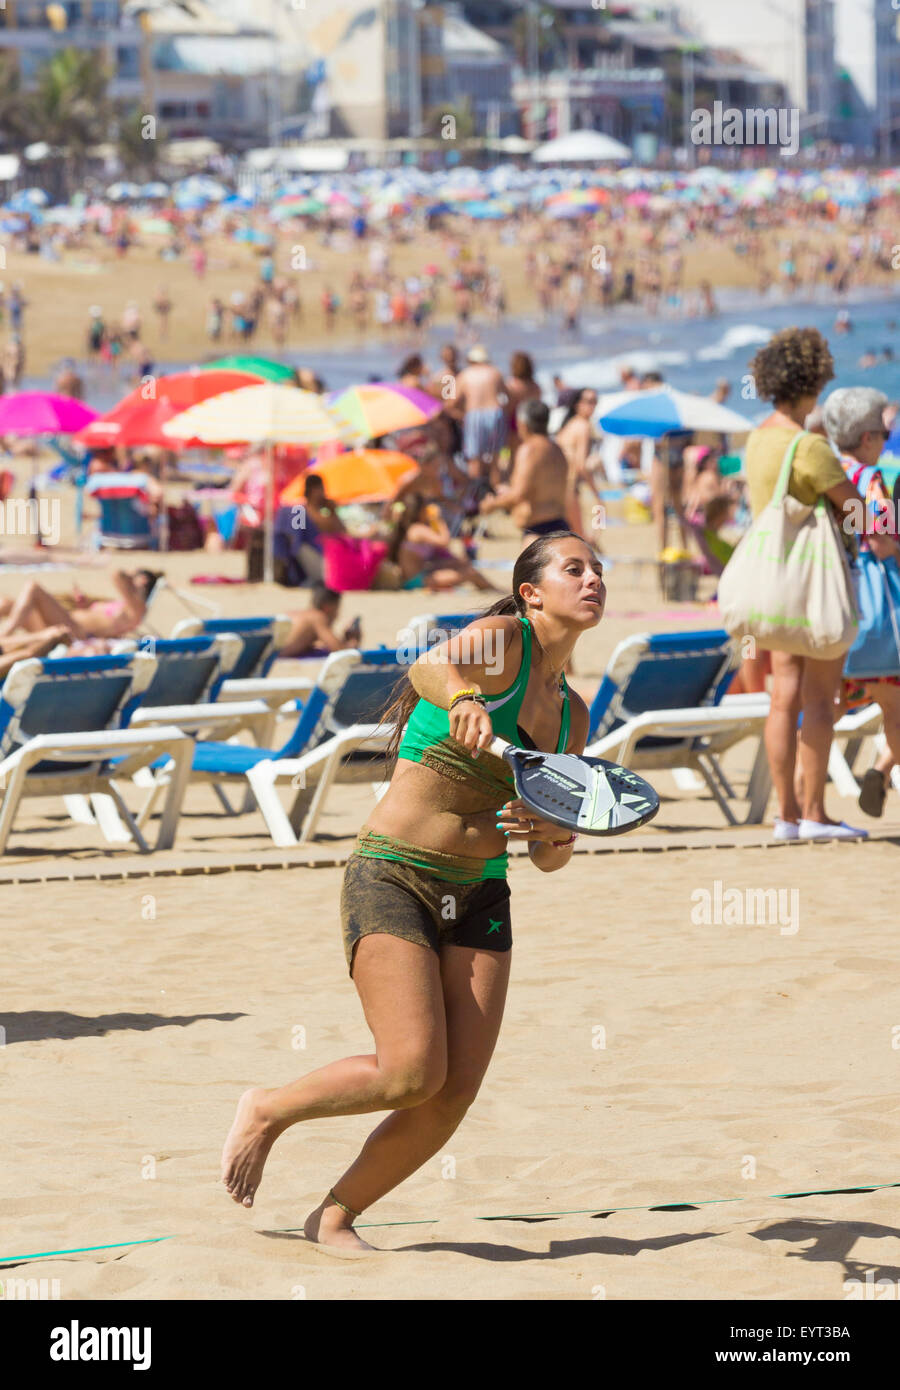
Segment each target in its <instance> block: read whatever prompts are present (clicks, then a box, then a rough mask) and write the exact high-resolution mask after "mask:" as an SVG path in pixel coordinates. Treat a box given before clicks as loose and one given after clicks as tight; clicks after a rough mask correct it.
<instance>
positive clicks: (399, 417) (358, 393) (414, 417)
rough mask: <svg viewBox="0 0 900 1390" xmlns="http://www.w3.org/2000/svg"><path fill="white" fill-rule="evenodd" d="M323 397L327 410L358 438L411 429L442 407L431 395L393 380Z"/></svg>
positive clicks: (427, 419) (433, 415) (371, 437)
mask: <svg viewBox="0 0 900 1390" xmlns="http://www.w3.org/2000/svg"><path fill="white" fill-rule="evenodd" d="M327 400H328V404H329V406H330V408H331V409H333V410H335V411H336V412H337V413H338V414H339V415H340V416H341V418H342V419H344V420H347V421H349V422H350V423H351V424H352V425H353V426H354V427H355V428H356V430H357V431H358V434H359V437H360V439H380V438H381V436H382V435H384V434H393V433H394V432H395V431H396V430H409V429H415V428H416V426H417V425H424V424H427V423H428V421H429V420H433V419H434V417H435V416H436V415H440V413H441V410H442V409H443V404H442V402H441V401H439V400H436V399H435V397H434V396H429V395H428V394H427V393H426V392H425V391H417V390H416V388H415V387H414V386H401V385H400V383H399V382H394V381H372V382H367V383H366V384H365V385H364V386H351V387H348V389H347V390H345V391H332V393H331V394H330V395H329V396H328V397H327Z"/></svg>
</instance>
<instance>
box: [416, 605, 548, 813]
mask: <svg viewBox="0 0 900 1390" xmlns="http://www.w3.org/2000/svg"><path fill="white" fill-rule="evenodd" d="M519 622H520V623H521V624H522V662H521V665H520V666H519V673H518V675H517V676H516V679H515V681H514V682H513V684H512V685H511V686H510V687H509V689H508V690H504V691H503V692H502V693H501V694H499V695H492V696H490V697H489V698H488V699H487V701H486V708H487V712H488V714H489V715H490V716H491V723H492V725H493V727H494V733H495V734H497V735H498V736H499V737H500V738H503V739H506V741H507V743H514V744H516V746H517V747H519V748H533V747H534V744H533V742H532V740H531V739H530V738H529V736H528V734H527V733H526V732H525V730H524V729H520V727H519V712H520V710H521V708H522V702H523V700H524V699H525V692H526V690H527V689H528V678H529V676H530V674H531V623H530V622H529V620H528V618H521V617H520V618H519ZM562 690H563V710H562V720H561V723H560V730H559V742H558V744H557V748H556V752H557V753H564V752H565V750H566V745H567V744H568V742H569V687H568V685H567V684H566V678H565V676H563V677H562ZM398 756H399V757H401V758H409V759H410V761H412V762H416V763H424V764H425V765H426V766H427V767H430V768H431V769H432V770H433V771H434V772H438V773H440V774H441V775H442V776H445V777H450V778H452V779H453V780H454V781H466V782H471V783H473V784H475V785H477V786H479V787H482V788H484V787H487V788H488V789H489V790H491V791H496V792H497V794H498V795H504V797H505V796H506V795H507V794H508V792H509V791H510V789H511V787H512V786H513V780H512V773H511V771H510V769H509V767H508V766H507V764H506V763H505V762H504V761H503V760H502V759H501V758H497V757H494V755H493V754H491V753H484V752H483V753H482V754H481V755H480V756H479V757H478V758H473V757H472V755H471V753H470V752H469V751H468V749H466V748H464V747H463V746H462V744H460V743H457V742H456V740H455V739H453V738H451V737H450V713H449V711H448V710H445V709H441V708H440V706H439V705H433V704H432V703H431V701H430V700H423V699H420V700H419V702H418V704H417V705H416V707H415V709H414V710H413V712H412V714H411V715H410V718H409V723H408V724H407V726H406V731H405V733H404V735H403V739H402V741H401V744H400V748H399V751H398ZM501 804H502V803H501Z"/></svg>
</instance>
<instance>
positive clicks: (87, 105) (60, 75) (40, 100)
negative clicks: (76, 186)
mask: <svg viewBox="0 0 900 1390" xmlns="http://www.w3.org/2000/svg"><path fill="white" fill-rule="evenodd" d="M108 80H109V74H108V73H107V71H106V69H105V67H104V65H103V63H102V62H101V60H100V59H99V56H98V54H96V53H92V52H89V51H86V50H83V49H77V48H62V49H60V50H59V52H58V53H54V54H53V56H52V58H49V59H48V60H47V62H46V63H44V64H42V66H41V67H40V68H39V69H38V72H37V88H36V91H35V109H36V123H37V128H38V135H37V137H36V138H41V139H44V140H46V142H47V144H48V145H49V146H50V147H51V149H52V150H53V151H54V153H55V154H56V157H57V159H58V161H59V164H60V166H61V169H62V173H63V176H64V179H65V182H66V183H67V184H68V185H71V184H72V183H73V182H74V181H76V180H79V179H80V177H81V173H82V170H83V168H84V164H85V160H86V157H87V152H88V150H89V149H90V147H91V145H97V144H99V143H100V142H101V141H102V140H104V139H106V137H107V135H108V131H109V126H110V121H111V118H112V108H111V106H110V102H109V98H108V96H107V83H108ZM57 152H58V153H57Z"/></svg>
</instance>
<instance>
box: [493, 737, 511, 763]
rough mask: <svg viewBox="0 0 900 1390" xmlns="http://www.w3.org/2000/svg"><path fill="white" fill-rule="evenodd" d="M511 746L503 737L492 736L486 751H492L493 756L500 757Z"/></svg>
mask: <svg viewBox="0 0 900 1390" xmlns="http://www.w3.org/2000/svg"><path fill="white" fill-rule="evenodd" d="M511 747H512V744H511V743H507V741H506V739H505V738H493V739H492V740H491V742H490V743H489V744H488V747H487V752H488V753H493V755H494V757H495V758H502V757H503V754H504V753H505V752H506V750H507V748H511Z"/></svg>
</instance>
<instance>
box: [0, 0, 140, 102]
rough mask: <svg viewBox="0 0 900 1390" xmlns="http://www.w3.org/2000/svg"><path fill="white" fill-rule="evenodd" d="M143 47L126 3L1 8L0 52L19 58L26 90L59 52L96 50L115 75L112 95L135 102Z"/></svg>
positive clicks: (60, 0)
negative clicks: (64, 49) (3, 51)
mask: <svg viewBox="0 0 900 1390" xmlns="http://www.w3.org/2000/svg"><path fill="white" fill-rule="evenodd" d="M141 45H142V32H141V26H140V24H139V23H138V21H137V20H136V19H135V18H133V17H131V16H129V15H128V14H127V13H126V6H125V4H124V0H55V3H48V0H5V4H4V5H3V6H2V7H0V48H3V49H5V50H6V51H7V52H11V53H13V54H14V55H15V57H16V59H17V62H18V65H19V71H20V72H21V74H22V80H23V82H24V83H25V85H26V86H28V85H29V84H30V83H32V82H33V81H34V79H35V75H36V73H37V70H38V68H39V67H40V66H41V65H42V64H43V63H45V62H46V61H47V59H48V58H50V57H52V55H53V54H54V53H56V52H59V50H60V49H63V48H79V49H92V50H95V51H96V53H97V55H98V57H102V58H103V60H104V62H105V65H106V67H107V70H108V71H109V73H110V95H111V96H112V97H113V98H115V99H118V100H122V101H136V100H137V99H138V98H139V97H140V96H141V93H142V91H143V79H142V73H141Z"/></svg>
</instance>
